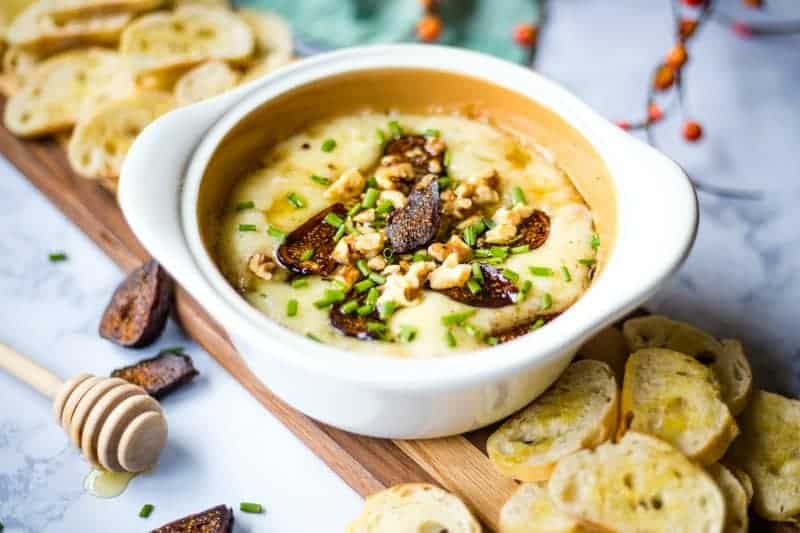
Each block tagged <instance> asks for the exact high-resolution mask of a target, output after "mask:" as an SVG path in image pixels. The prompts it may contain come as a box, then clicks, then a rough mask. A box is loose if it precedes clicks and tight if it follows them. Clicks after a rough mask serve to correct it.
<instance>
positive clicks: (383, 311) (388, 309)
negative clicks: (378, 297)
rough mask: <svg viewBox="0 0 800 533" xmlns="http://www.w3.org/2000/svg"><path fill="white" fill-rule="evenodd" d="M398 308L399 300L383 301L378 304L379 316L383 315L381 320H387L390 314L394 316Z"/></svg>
mask: <svg viewBox="0 0 800 533" xmlns="http://www.w3.org/2000/svg"><path fill="white" fill-rule="evenodd" d="M396 309H397V302H392V301H389V302H381V304H380V305H379V306H378V316H379V317H381V320H386V319H387V318H389V317H390V316H392V315H393V314H394V312H395V310H396Z"/></svg>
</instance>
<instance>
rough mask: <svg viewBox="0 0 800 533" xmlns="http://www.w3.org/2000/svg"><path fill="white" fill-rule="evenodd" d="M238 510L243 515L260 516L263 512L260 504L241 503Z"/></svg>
mask: <svg viewBox="0 0 800 533" xmlns="http://www.w3.org/2000/svg"><path fill="white" fill-rule="evenodd" d="M239 510H240V511H242V512H244V513H254V514H260V513H263V512H264V508H263V507H262V506H261V504H260V503H251V502H242V503H240V504H239Z"/></svg>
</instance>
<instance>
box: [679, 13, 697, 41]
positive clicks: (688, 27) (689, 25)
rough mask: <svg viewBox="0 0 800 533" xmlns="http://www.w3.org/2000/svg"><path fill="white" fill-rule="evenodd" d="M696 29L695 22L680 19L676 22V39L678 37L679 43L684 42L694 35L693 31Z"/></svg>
mask: <svg viewBox="0 0 800 533" xmlns="http://www.w3.org/2000/svg"><path fill="white" fill-rule="evenodd" d="M696 29H697V21H696V20H692V19H685V18H682V19H681V20H680V21H679V22H678V37H680V39H681V41H685V40H686V39H688V38H689V37H691V36H692V35H694V31H695V30H696Z"/></svg>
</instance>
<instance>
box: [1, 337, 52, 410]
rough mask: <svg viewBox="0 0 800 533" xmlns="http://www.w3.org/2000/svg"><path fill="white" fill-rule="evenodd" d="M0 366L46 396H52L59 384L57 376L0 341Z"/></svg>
mask: <svg viewBox="0 0 800 533" xmlns="http://www.w3.org/2000/svg"><path fill="white" fill-rule="evenodd" d="M0 368H3V369H5V370H6V371H7V372H8V373H9V374H11V375H12V376H15V377H16V378H17V379H19V380H21V381H24V382H25V383H27V384H28V385H30V386H31V387H33V388H34V389H36V390H38V391H39V392H41V393H42V394H44V395H45V396H47V397H48V398H53V397H54V396H55V395H56V391H58V388H59V387H60V386H61V379H59V377H58V376H56V375H55V374H53V373H52V372H50V371H49V370H47V369H46V368H44V367H42V366H39V365H38V364H36V363H34V362H33V361H31V360H30V359H28V358H27V357H25V356H24V355H22V354H20V353H17V352H16V351H15V350H13V349H12V348H10V347H9V346H6V345H5V344H3V343H2V342H0Z"/></svg>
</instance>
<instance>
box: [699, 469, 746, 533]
mask: <svg viewBox="0 0 800 533" xmlns="http://www.w3.org/2000/svg"><path fill="white" fill-rule="evenodd" d="M706 471H707V472H708V473H709V474H710V475H711V478H712V479H713V480H714V482H715V483H716V484H717V486H718V487H719V490H720V492H722V498H723V499H724V500H725V527H723V529H722V531H723V532H724V533H747V529H748V527H749V522H748V516H747V505H748V503H747V493H746V492H745V490H744V487H742V484H741V483H739V480H738V479H736V476H734V475H733V473H732V472H731V471H730V470H728V469H727V468H726V467H725V466H723V465H722V464H720V463H714V464H710V465H708V466H707V467H706Z"/></svg>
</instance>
